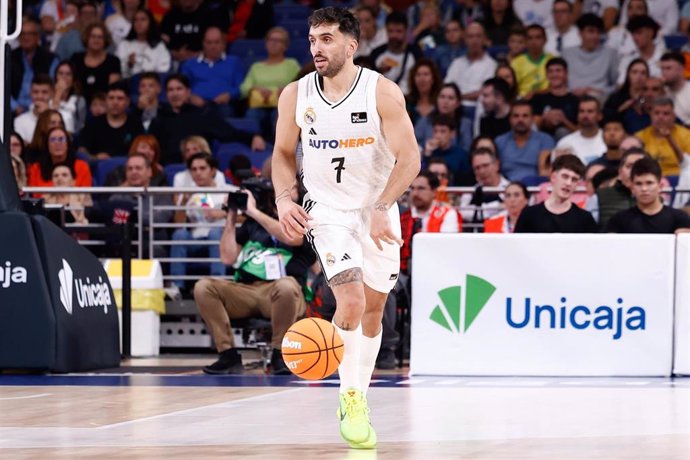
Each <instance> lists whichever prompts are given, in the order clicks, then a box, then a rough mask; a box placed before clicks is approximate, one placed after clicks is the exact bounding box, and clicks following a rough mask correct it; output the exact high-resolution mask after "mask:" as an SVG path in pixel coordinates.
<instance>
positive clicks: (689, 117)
mask: <svg viewBox="0 0 690 460" xmlns="http://www.w3.org/2000/svg"><path fill="white" fill-rule="evenodd" d="M684 67H685V58H684V57H683V55H682V54H680V53H678V52H671V53H666V54H664V55H663V56H661V75H662V77H663V79H664V83H665V84H666V88H667V90H668V95H669V96H670V97H671V99H673V106H674V108H675V113H676V117H678V118H680V120H681V121H682V122H683V123H684V124H685V125H686V126H688V125H690V84H689V83H688V82H687V81H686V80H685V77H684V75H683V71H684Z"/></svg>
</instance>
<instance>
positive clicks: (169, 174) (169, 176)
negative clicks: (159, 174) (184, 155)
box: [163, 163, 187, 187]
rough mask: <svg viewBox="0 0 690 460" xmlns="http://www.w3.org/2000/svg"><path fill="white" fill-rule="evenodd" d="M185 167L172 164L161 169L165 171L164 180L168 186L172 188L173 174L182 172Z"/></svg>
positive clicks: (182, 164)
mask: <svg viewBox="0 0 690 460" xmlns="http://www.w3.org/2000/svg"><path fill="white" fill-rule="evenodd" d="M186 167H187V166H186V165H185V164H184V163H172V164H169V165H166V166H165V167H164V168H163V169H164V170H165V179H166V180H167V181H168V185H169V186H171V187H172V185H173V180H174V179H175V174H177V173H178V172H180V171H184V170H185V168H186Z"/></svg>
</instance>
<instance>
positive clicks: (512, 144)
mask: <svg viewBox="0 0 690 460" xmlns="http://www.w3.org/2000/svg"><path fill="white" fill-rule="evenodd" d="M533 123H534V116H533V114H532V106H530V104H529V102H526V101H518V102H516V103H515V104H513V107H512V108H511V110H510V131H509V132H507V133H505V134H503V135H501V136H499V137H497V138H496V146H497V147H498V157H499V159H500V160H501V165H502V167H501V172H502V173H503V175H505V176H506V177H507V178H508V179H510V180H513V181H515V180H522V179H524V178H526V177H529V176H537V175H539V174H540V172H541V171H544V168H543V166H542V165H543V164H545V161H546V158H547V157H548V155H549V152H550V151H551V149H552V148H553V147H554V142H553V139H552V138H551V136H549V135H548V134H545V133H543V132H541V131H535V130H532V124H533Z"/></svg>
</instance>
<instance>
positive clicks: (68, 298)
mask: <svg viewBox="0 0 690 460" xmlns="http://www.w3.org/2000/svg"><path fill="white" fill-rule="evenodd" d="M58 280H59V281H60V302H61V303H62V306H63V307H65V310H67V313H69V314H70V315H71V314H72V301H73V293H74V291H73V290H72V286H74V289H75V290H76V292H77V299H76V300H77V303H78V304H79V307H80V308H89V307H102V308H103V313H105V314H107V313H108V307H112V306H113V299H112V297H111V296H110V289H109V288H108V284H107V283H106V282H105V281H103V278H101V277H100V276H99V277H98V280H96V281H95V282H92V281H91V279H90V278H89V277H86V279H82V278H77V279H74V273H73V272H72V267H70V265H69V264H68V263H67V261H66V260H65V259H62V269H61V270H60V271H59V272H58Z"/></svg>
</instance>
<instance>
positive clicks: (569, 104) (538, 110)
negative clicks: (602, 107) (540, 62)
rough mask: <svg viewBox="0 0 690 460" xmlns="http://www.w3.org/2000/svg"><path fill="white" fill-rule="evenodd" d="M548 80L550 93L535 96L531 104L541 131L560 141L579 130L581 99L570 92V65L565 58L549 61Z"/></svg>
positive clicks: (547, 68) (547, 64)
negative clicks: (578, 117) (578, 120)
mask: <svg viewBox="0 0 690 460" xmlns="http://www.w3.org/2000/svg"><path fill="white" fill-rule="evenodd" d="M546 79H547V80H548V81H549V89H548V91H547V92H544V93H537V94H535V95H534V97H532V99H531V100H530V104H531V105H532V110H534V121H535V123H536V125H537V126H538V127H539V129H540V130H542V131H544V132H545V133H549V134H550V135H552V136H553V137H554V138H555V139H556V141H558V139H560V138H561V137H563V136H566V135H568V134H570V133H572V132H573V131H575V130H577V110H578V105H579V104H580V99H579V98H578V97H577V96H575V95H574V94H573V93H571V92H570V91H569V90H568V63H567V62H566V61H565V60H564V59H563V58H559V57H556V58H552V59H549V62H547V63H546Z"/></svg>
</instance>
